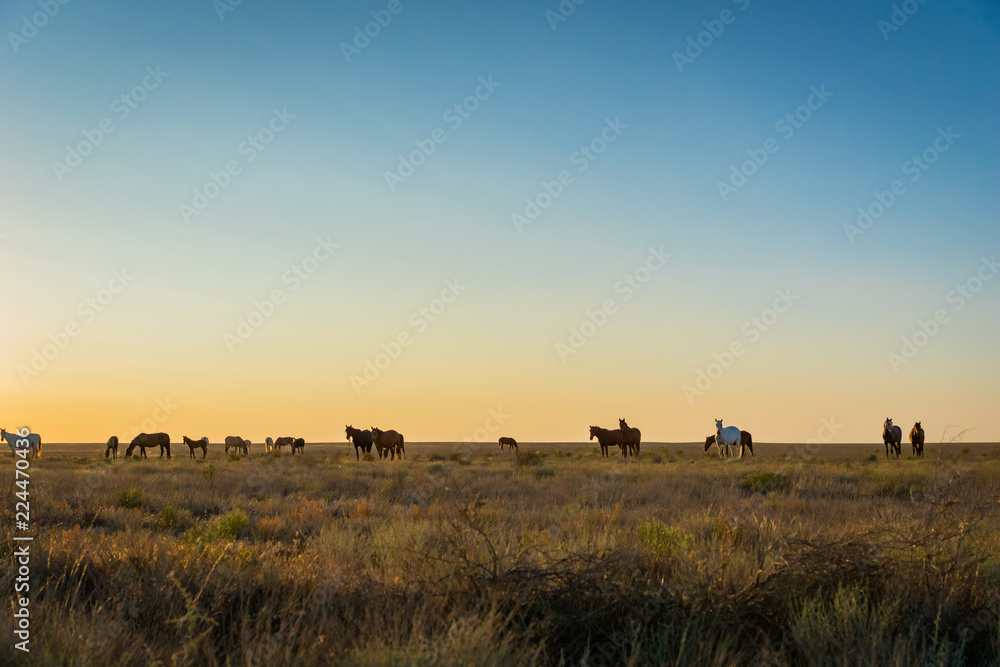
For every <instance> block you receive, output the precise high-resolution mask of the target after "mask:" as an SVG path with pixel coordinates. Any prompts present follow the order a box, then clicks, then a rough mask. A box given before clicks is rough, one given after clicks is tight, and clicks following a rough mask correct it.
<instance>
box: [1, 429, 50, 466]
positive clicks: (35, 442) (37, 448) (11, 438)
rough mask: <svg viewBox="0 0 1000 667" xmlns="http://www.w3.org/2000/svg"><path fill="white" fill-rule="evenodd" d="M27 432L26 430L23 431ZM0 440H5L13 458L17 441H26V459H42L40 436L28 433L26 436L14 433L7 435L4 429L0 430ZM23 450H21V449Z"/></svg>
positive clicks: (15, 454) (15, 453)
mask: <svg viewBox="0 0 1000 667" xmlns="http://www.w3.org/2000/svg"><path fill="white" fill-rule="evenodd" d="M23 430H25V431H27V430H28V429H27V428H25V429H23ZM0 439H3V440H6V441H7V444H8V445H9V446H10V453H11V454H13V455H14V456H15V457H16V456H17V451H16V449H17V441H18V440H27V441H28V446H27V450H28V458H32V459H38V458H41V457H42V436H40V435H38V434H37V433H28V434H27V435H18V434H17V433H16V432H15V433H8V432H7V430H6V429H2V428H0ZM22 449H23V448H22Z"/></svg>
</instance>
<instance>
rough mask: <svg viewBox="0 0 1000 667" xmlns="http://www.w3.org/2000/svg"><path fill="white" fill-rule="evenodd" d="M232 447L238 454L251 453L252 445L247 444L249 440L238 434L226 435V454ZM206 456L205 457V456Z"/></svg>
mask: <svg viewBox="0 0 1000 667" xmlns="http://www.w3.org/2000/svg"><path fill="white" fill-rule="evenodd" d="M230 449H232V450H233V451H235V452H236V453H237V454H249V453H250V446H249V445H247V441H246V440H244V439H243V438H241V437H240V436H238V435H227V436H226V454H228V453H229V450H230ZM203 458H204V457H203Z"/></svg>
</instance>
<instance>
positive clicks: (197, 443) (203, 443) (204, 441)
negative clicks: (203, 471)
mask: <svg viewBox="0 0 1000 667" xmlns="http://www.w3.org/2000/svg"><path fill="white" fill-rule="evenodd" d="M182 439H183V440H184V444H185V445H187V446H188V447H189V448H190V450H191V458H193V459H194V458H198V457H196V456H195V455H194V450H196V449H201V458H205V457H206V456H208V438H201V439H199V440H192V439H191V438H189V437H187V436H186V435H185V436H182ZM226 451H227V452H228V451H229V445H226Z"/></svg>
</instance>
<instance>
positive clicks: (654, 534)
mask: <svg viewBox="0 0 1000 667" xmlns="http://www.w3.org/2000/svg"><path fill="white" fill-rule="evenodd" d="M636 529H637V531H638V533H639V543H640V544H642V550H643V551H644V552H645V553H646V555H647V556H649V557H650V558H652V559H653V560H661V561H662V560H669V559H670V558H671V557H672V556H673V555H674V554H675V553H678V552H680V551H681V550H684V549H688V548H690V547H691V545H692V544H693V543H694V536H693V535H691V533H688V532H686V531H683V530H681V529H680V528H673V527H671V526H668V525H667V524H665V523H663V522H662V521H646V522H643V523H640V524H639V525H638V526H637V527H636Z"/></svg>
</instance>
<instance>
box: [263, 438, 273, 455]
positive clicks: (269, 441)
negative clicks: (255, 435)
mask: <svg viewBox="0 0 1000 667" xmlns="http://www.w3.org/2000/svg"><path fill="white" fill-rule="evenodd" d="M272 449H274V440H272V439H271V436H267V437H266V438H264V451H265V452H269V451H271V450H272Z"/></svg>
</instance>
